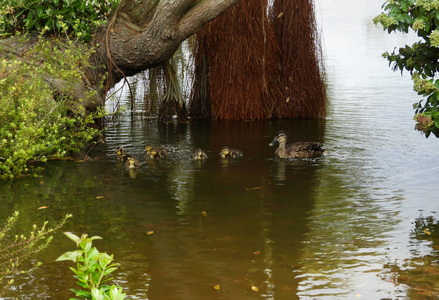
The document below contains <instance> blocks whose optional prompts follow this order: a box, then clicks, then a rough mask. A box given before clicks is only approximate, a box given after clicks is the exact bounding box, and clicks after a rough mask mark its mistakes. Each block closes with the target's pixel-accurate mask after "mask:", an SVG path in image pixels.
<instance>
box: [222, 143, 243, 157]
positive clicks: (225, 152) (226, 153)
mask: <svg viewBox="0 0 439 300" xmlns="http://www.w3.org/2000/svg"><path fill="white" fill-rule="evenodd" d="M219 155H221V157H222V158H240V157H242V156H243V155H244V152H242V151H241V150H237V149H229V147H227V146H225V147H222V148H221V152H220V154H219Z"/></svg>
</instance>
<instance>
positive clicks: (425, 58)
mask: <svg viewBox="0 0 439 300" xmlns="http://www.w3.org/2000/svg"><path fill="white" fill-rule="evenodd" d="M383 9H384V13H382V14H380V15H379V16H377V17H376V18H374V23H375V24H378V23H380V24H381V25H382V26H383V28H384V30H387V31H388V32H389V33H391V32H396V31H400V32H405V33H407V32H408V31H409V30H410V29H412V30H413V31H415V32H416V34H417V35H418V36H419V38H420V40H419V41H418V42H416V43H414V44H413V45H411V46H405V47H402V48H399V49H398V50H394V51H393V52H392V53H388V52H386V53H384V54H383V57H384V58H386V59H387V60H388V61H389V63H390V65H392V68H393V69H394V70H398V69H399V70H400V71H401V72H402V71H403V70H404V69H405V70H407V71H409V72H410V73H411V74H412V79H413V83H414V90H415V91H416V92H417V93H418V94H419V95H421V96H423V97H424V99H422V100H421V101H419V102H418V103H415V104H414V106H413V107H414V109H415V114H416V115H415V117H414V119H415V120H416V123H417V124H416V127H415V128H416V129H417V130H420V131H422V132H423V133H424V134H425V135H426V136H427V137H428V136H429V135H430V134H431V133H433V134H434V135H435V136H436V137H439V80H437V79H436V80H434V76H435V74H436V73H437V72H438V71H439V60H438V59H439V48H438V46H439V27H438V26H439V1H438V0H390V1H386V2H385V3H384V4H383Z"/></svg>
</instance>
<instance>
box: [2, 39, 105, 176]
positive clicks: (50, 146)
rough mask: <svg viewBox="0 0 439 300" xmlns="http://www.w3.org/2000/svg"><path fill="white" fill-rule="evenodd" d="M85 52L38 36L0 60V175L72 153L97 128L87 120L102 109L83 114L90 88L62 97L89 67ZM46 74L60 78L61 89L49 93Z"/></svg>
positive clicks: (80, 48) (96, 115)
mask: <svg viewBox="0 0 439 300" xmlns="http://www.w3.org/2000/svg"><path fill="white" fill-rule="evenodd" d="M64 43H65V42H64ZM91 53H92V50H87V48H85V47H84V46H83V45H82V46H81V44H75V43H73V42H68V43H67V45H66V46H63V43H62V42H61V41H58V40H52V41H49V40H44V39H40V41H39V43H38V44H37V45H36V46H35V47H34V48H33V49H32V50H31V51H29V52H28V53H27V54H26V56H25V57H21V58H20V60H16V59H15V60H14V59H2V60H1V59H0V178H13V177H14V176H16V175H19V174H23V173H27V172H28V163H29V162H31V161H42V162H45V161H46V160H47V159H49V158H62V157H65V156H67V155H69V154H71V153H72V152H77V151H79V150H80V149H83V148H84V147H85V146H86V145H87V144H88V143H89V142H90V141H91V140H92V139H93V138H94V137H95V136H97V135H98V134H99V133H100V132H99V130H97V129H94V128H92V127H90V124H92V123H93V122H94V121H93V120H94V118H98V117H101V116H102V115H103V112H102V111H100V110H99V111H97V112H95V113H91V114H85V113H84V112H85V109H84V104H85V103H87V102H90V101H91V99H94V98H93V97H96V93H95V92H93V91H89V92H87V93H84V99H79V100H78V99H71V98H70V97H69V96H68V95H69V90H71V89H73V88H74V85H75V84H77V83H78V82H82V80H83V79H82V76H83V74H84V70H85V69H86V68H90V65H89V64H88V60H89V57H90V55H91ZM50 78H56V79H57V80H60V81H61V82H63V83H64V86H63V89H64V92H65V93H59V92H54V90H53V89H52V88H51V87H50V85H49V84H48V81H49V80H50Z"/></svg>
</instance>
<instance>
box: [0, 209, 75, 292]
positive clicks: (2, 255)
mask: <svg viewBox="0 0 439 300" xmlns="http://www.w3.org/2000/svg"><path fill="white" fill-rule="evenodd" d="M18 216H19V213H18V212H17V211H16V212H15V213H14V214H13V215H12V216H11V217H9V218H8V220H7V222H6V225H5V226H4V227H3V228H2V229H0V245H1V246H0V297H2V295H3V294H4V293H5V292H6V291H7V290H8V288H9V287H10V286H11V285H12V284H13V282H14V280H13V279H9V280H6V278H7V277H10V276H12V275H14V274H20V273H29V272H31V271H33V270H35V268H37V267H38V266H40V265H41V263H40V262H37V263H35V264H34V265H33V267H30V268H25V269H23V268H22V266H21V264H22V263H23V261H24V260H26V259H28V258H29V257H30V256H32V255H33V254H35V253H38V252H40V251H41V250H43V249H45V248H46V247H47V246H48V245H49V243H50V242H51V241H52V236H51V234H52V233H53V232H54V231H55V230H57V229H59V228H60V227H62V226H63V225H64V224H65V223H66V221H67V219H69V218H71V217H72V215H70V214H68V215H66V216H65V217H64V219H63V220H62V221H61V222H60V223H59V224H58V225H57V226H55V227H54V228H47V227H46V225H47V221H46V222H44V224H43V225H42V226H41V227H40V228H38V227H37V225H34V226H33V228H32V230H31V232H30V233H29V235H28V236H26V235H23V234H20V235H19V234H16V235H15V237H14V236H12V237H11V238H9V239H7V236H8V232H9V231H11V230H12V229H13V228H14V226H15V225H16V223H17V221H18Z"/></svg>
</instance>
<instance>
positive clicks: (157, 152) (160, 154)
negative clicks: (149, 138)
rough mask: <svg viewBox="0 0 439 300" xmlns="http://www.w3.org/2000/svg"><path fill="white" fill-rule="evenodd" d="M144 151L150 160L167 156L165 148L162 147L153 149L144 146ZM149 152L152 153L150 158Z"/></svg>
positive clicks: (152, 147)
mask: <svg viewBox="0 0 439 300" xmlns="http://www.w3.org/2000/svg"><path fill="white" fill-rule="evenodd" d="M145 150H146V154H147V156H148V157H150V158H165V157H167V156H168V150H166V148H164V147H162V146H157V147H154V146H152V145H146V146H145ZM151 151H153V152H154V155H152V156H151ZM157 155H158V156H157ZM154 156H155V157H154Z"/></svg>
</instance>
